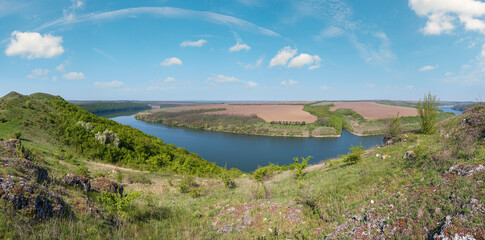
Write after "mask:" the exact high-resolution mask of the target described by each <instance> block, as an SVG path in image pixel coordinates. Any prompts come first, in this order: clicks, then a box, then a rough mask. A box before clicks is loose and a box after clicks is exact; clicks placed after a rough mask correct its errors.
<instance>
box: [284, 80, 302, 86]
mask: <svg viewBox="0 0 485 240" xmlns="http://www.w3.org/2000/svg"><path fill="white" fill-rule="evenodd" d="M280 84H281V85H283V86H287V87H288V86H293V85H297V84H298V82H297V81H295V80H292V79H290V80H288V81H286V80H283V81H281V82H280Z"/></svg>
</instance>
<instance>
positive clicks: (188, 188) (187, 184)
mask: <svg viewBox="0 0 485 240" xmlns="http://www.w3.org/2000/svg"><path fill="white" fill-rule="evenodd" d="M178 187H179V191H180V192H181V193H190V195H191V196H195V197H198V196H200V190H199V189H198V188H199V184H197V182H196V181H195V179H194V177H193V176H186V177H184V178H183V179H182V180H181V181H180V182H179V186H178ZM197 193H198V194H197Z"/></svg>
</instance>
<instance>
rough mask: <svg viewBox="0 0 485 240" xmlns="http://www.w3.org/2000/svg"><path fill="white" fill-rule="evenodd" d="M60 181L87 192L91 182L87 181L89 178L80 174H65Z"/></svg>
mask: <svg viewBox="0 0 485 240" xmlns="http://www.w3.org/2000/svg"><path fill="white" fill-rule="evenodd" d="M62 182H63V183H64V184H67V185H70V186H76V187H79V188H80V189H82V190H83V191H85V192H89V191H90V190H91V183H89V179H88V178H85V177H82V176H78V175H74V174H67V175H66V176H65V177H64V178H63V179H62Z"/></svg>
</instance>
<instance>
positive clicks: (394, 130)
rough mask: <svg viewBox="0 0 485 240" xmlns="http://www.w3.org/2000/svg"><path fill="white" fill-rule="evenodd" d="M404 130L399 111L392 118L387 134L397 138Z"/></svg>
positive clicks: (391, 137)
mask: <svg viewBox="0 0 485 240" xmlns="http://www.w3.org/2000/svg"><path fill="white" fill-rule="evenodd" d="M401 132H402V127H401V122H400V119H399V113H397V116H396V117H395V118H393V119H392V121H391V124H390V125H389V130H388V132H387V135H388V137H389V138H390V139H395V138H397V137H399V135H401Z"/></svg>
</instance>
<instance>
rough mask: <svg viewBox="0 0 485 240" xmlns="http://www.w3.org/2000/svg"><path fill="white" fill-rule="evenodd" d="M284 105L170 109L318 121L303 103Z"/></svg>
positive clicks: (231, 105) (267, 119)
mask: <svg viewBox="0 0 485 240" xmlns="http://www.w3.org/2000/svg"><path fill="white" fill-rule="evenodd" d="M291 104H293V105H282V104H274V103H268V104H267V103H261V104H239V103H238V104H208V105H200V106H184V107H174V108H169V109H170V110H172V111H173V110H200V109H219V108H225V109H226V110H223V111H217V112H208V113H204V114H226V115H239V116H251V115H256V116H258V117H259V118H261V119H263V120H264V121H266V122H271V121H292V122H306V123H313V122H315V121H317V117H316V116H313V115H311V114H310V113H309V112H306V111H303V105H296V104H297V103H291Z"/></svg>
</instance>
